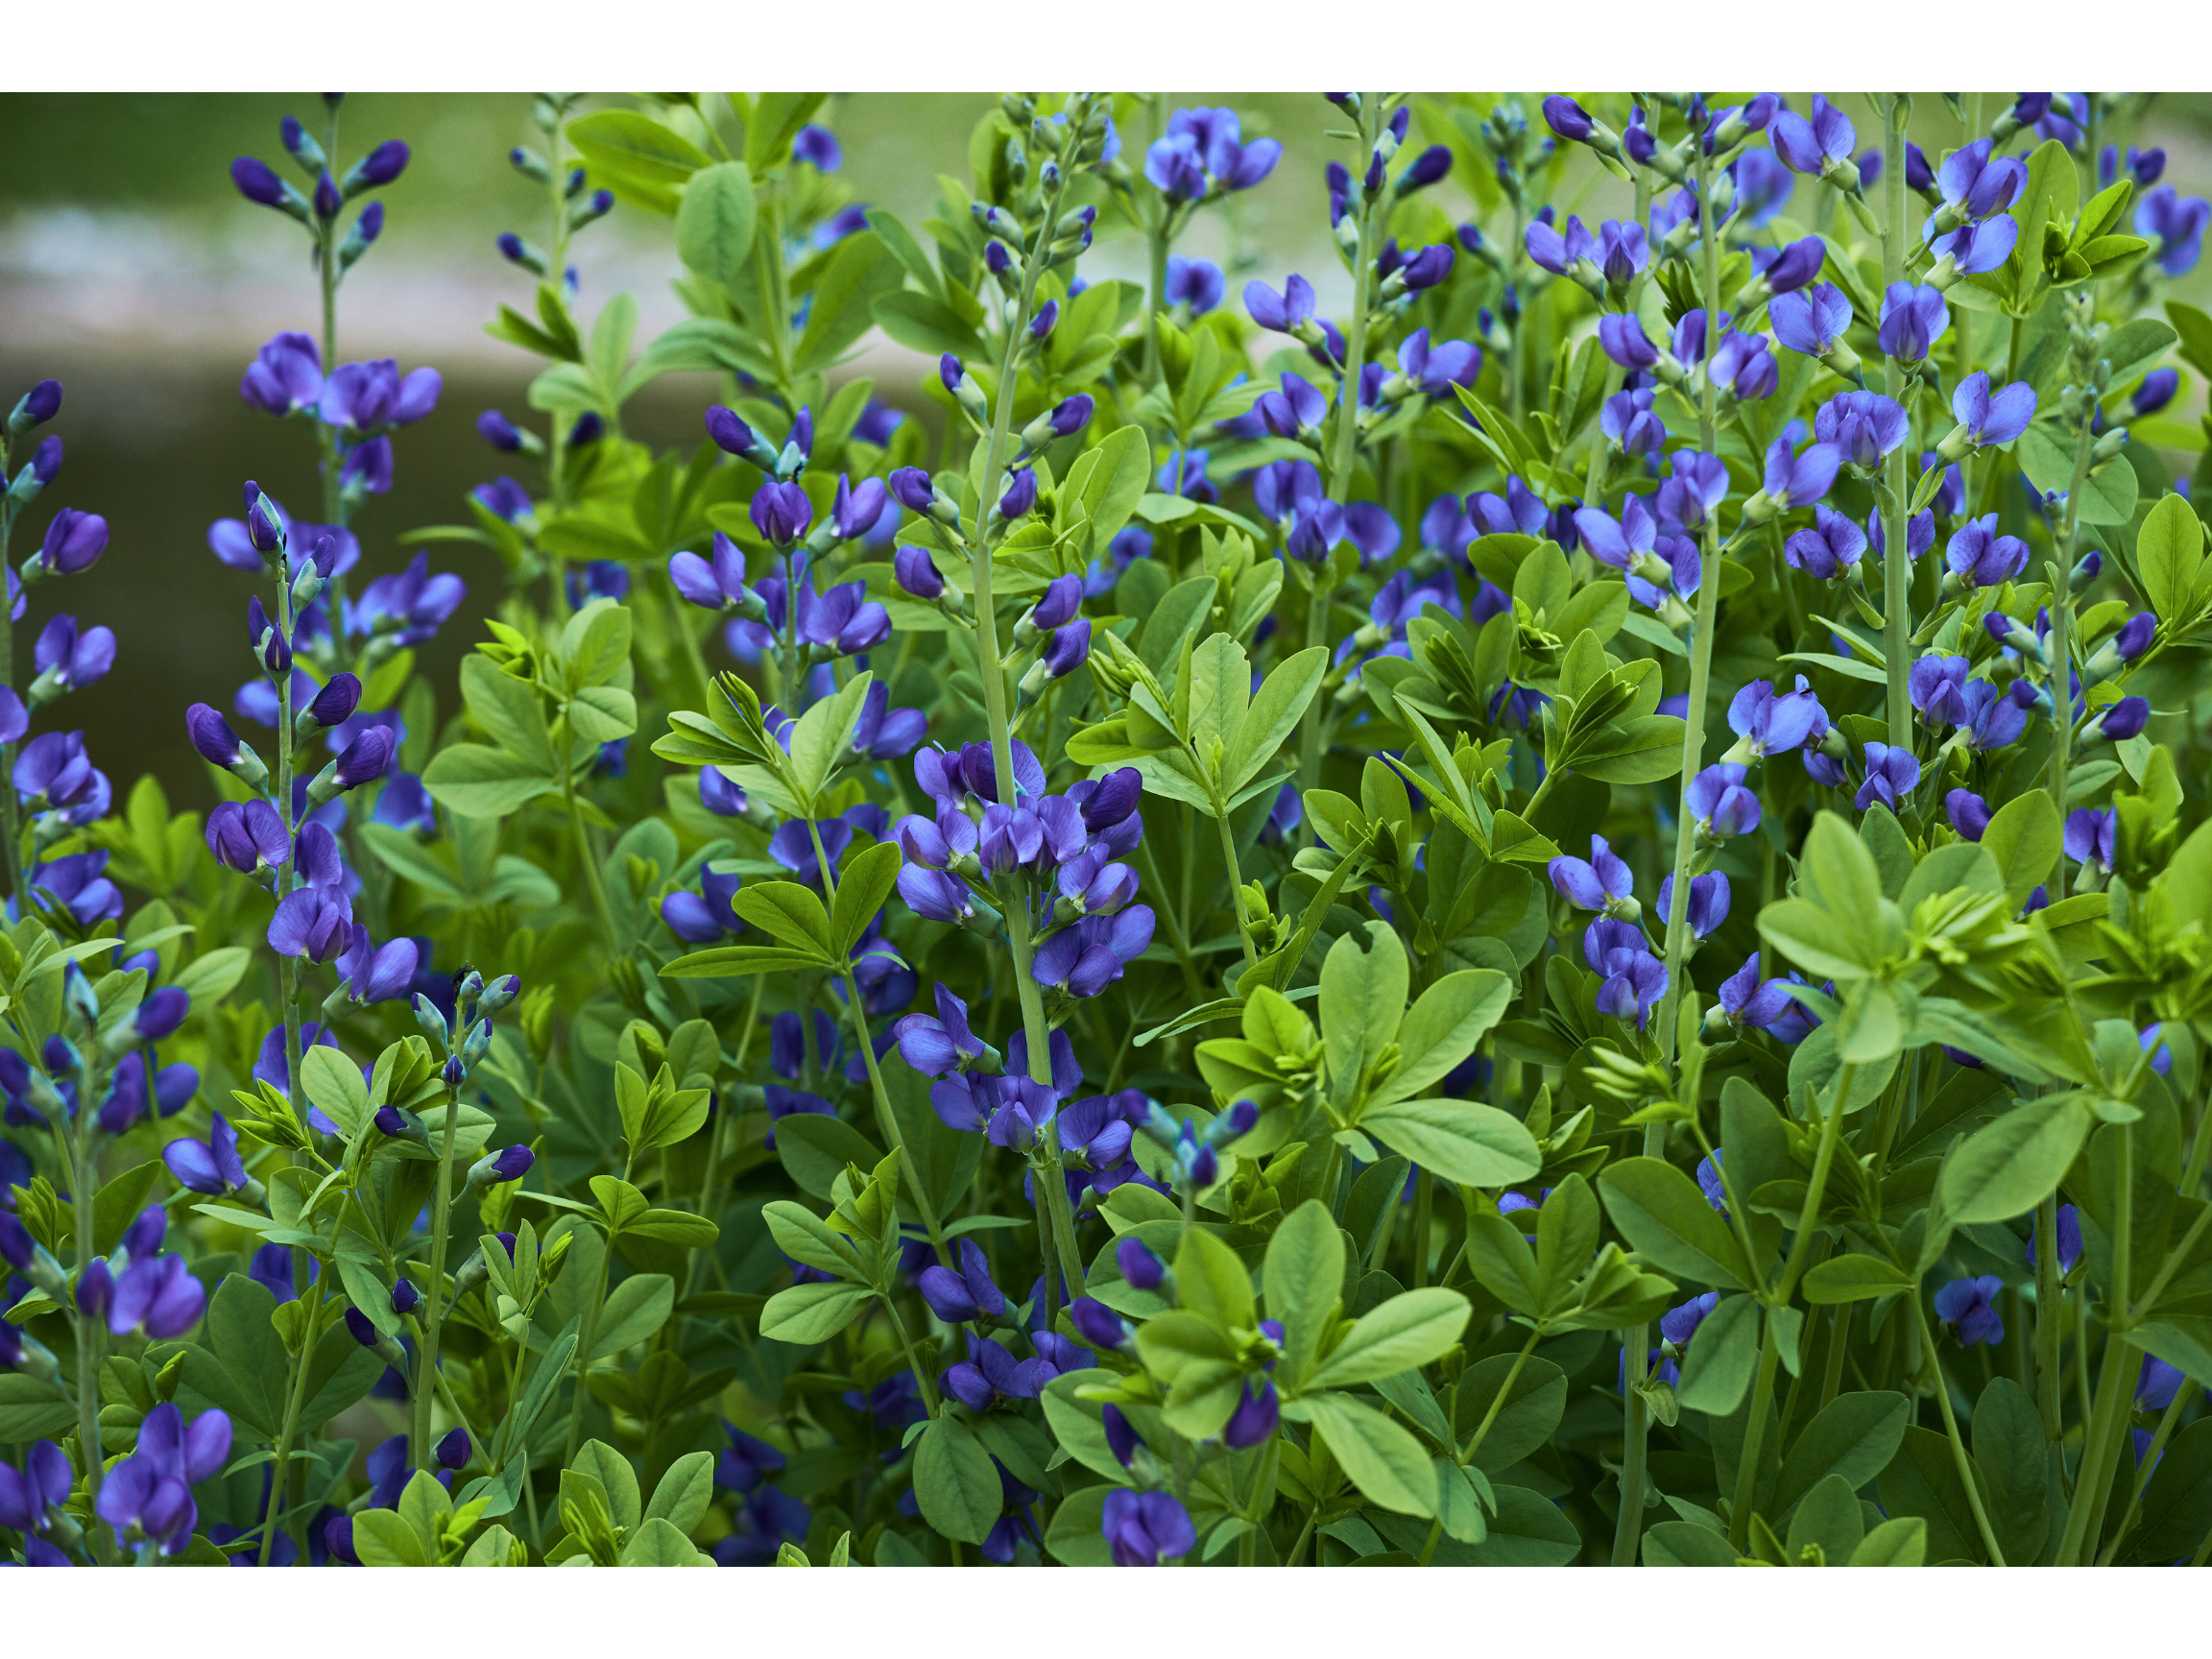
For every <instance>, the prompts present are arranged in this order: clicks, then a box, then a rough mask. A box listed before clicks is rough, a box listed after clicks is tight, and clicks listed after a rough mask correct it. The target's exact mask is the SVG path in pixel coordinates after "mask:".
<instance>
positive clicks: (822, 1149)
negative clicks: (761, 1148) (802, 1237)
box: [776, 1112, 883, 1199]
mask: <svg viewBox="0 0 2212 1659" xmlns="http://www.w3.org/2000/svg"><path fill="white" fill-rule="evenodd" d="M800 1118H805V1119H806V1122H805V1124H804V1126H802V1127H800V1128H798V1129H797V1131H796V1132H794V1131H793V1129H792V1128H791V1125H794V1124H797V1123H798V1122H799V1120H800ZM776 1152H777V1155H778V1156H779V1157H780V1158H781V1159H782V1161H783V1167H784V1168H785V1169H787V1170H789V1171H790V1172H791V1179H792V1180H794V1181H796V1182H797V1183H798V1184H799V1188H800V1190H802V1191H804V1192H805V1193H807V1194H808V1195H809V1196H811V1197H815V1198H822V1199H827V1198H829V1195H830V1189H831V1187H832V1186H833V1185H834V1184H835V1182H836V1180H837V1177H838V1176H840V1175H842V1174H844V1173H845V1166H846V1165H848V1164H857V1165H859V1166H860V1167H861V1168H863V1169H873V1168H875V1167H876V1166H877V1164H878V1162H880V1161H881V1159H882V1157H883V1154H882V1153H881V1152H879V1151H878V1150H877V1149H876V1145H875V1143H874V1142H871V1141H870V1140H869V1139H868V1137H867V1136H865V1135H863V1134H861V1133H860V1131H859V1130H857V1129H855V1128H854V1127H853V1125H852V1124H850V1123H847V1122H845V1121H844V1120H843V1119H842V1118H831V1117H829V1116H827V1115H825V1114H823V1113H819V1112H797V1113H793V1114H792V1115H791V1116H790V1117H788V1118H784V1119H783V1120H782V1122H781V1123H779V1124H777V1126H776Z"/></svg>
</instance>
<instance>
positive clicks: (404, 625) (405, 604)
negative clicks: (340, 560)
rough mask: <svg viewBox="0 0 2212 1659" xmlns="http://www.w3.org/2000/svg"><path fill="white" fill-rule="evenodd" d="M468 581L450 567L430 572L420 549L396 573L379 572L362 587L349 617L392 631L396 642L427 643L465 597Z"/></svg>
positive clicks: (350, 623)
mask: <svg viewBox="0 0 2212 1659" xmlns="http://www.w3.org/2000/svg"><path fill="white" fill-rule="evenodd" d="M468 593H469V589H468V585H467V584H466V583H464V582H463V581H462V580H461V578H460V577H459V576H456V575H454V574H453V573H452V572H451V571H442V572H441V573H439V574H438V575H436V576H433V575H431V574H430V555H429V553H428V552H427V551H423V552H420V553H417V554H416V555H415V557H414V558H413V559H411V560H409V561H408V562H407V567H406V568H405V569H404V570H401V571H399V572H397V574H394V575H390V576H379V577H377V578H376V580H375V581H373V582H372V583H370V584H369V586H368V587H366V588H364V589H362V590H361V602H360V604H359V605H358V606H357V607H356V608H355V609H354V613H353V614H352V615H351V616H349V618H348V627H349V631H351V628H352V626H353V625H354V624H355V623H359V624H362V625H365V626H367V627H368V628H369V629H371V630H372V631H373V632H374V633H377V634H387V633H389V634H391V635H392V636H393V643H394V644H396V645H403V646H415V645H426V644H428V643H429V642H430V641H431V640H432V639H433V638H435V637H437V634H438V630H439V629H440V628H441V627H443V626H444V625H445V621H446V619H447V618H448V617H450V616H451V615H452V614H453V613H454V612H455V611H456V610H458V609H459V608H460V605H461V601H462V600H463V599H464V598H466V597H468Z"/></svg>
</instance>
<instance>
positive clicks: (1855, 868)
mask: <svg viewBox="0 0 2212 1659" xmlns="http://www.w3.org/2000/svg"><path fill="white" fill-rule="evenodd" d="M1797 886H1798V891H1799V892H1801V893H1803V894H1804V895H1805V896H1806V897H1807V898H1808V899H1810V900H1811V901H1812V902H1814V903H1815V904H1817V905H1819V906H1820V908H1821V909H1823V910H1825V911H1827V912H1828V914H1829V915H1831V916H1833V917H1836V918H1837V919H1838V920H1839V921H1845V922H1859V921H1861V920H1862V919H1863V918H1869V917H1872V916H1873V915H1874V914H1875V912H1876V910H1877V908H1878V907H1879V905H1880V903H1881V901H1882V899H1883V897H1884V891H1883V885H1882V876H1881V872H1880V871H1879V870H1877V869H1876V868H1875V864H1874V855H1873V854H1871V853H1869V852H1868V851H1867V850H1866V847H1865V844H1864V843H1863V842H1862V841H1861V840H1860V839H1859V837H1858V835H1857V834H1855V833H1854V832H1853V831H1852V829H1851V826H1850V825H1849V824H1848V823H1847V822H1846V821H1845V820H1843V819H1842V818H1839V817H1838V816H1837V815H1836V814H1835V813H1833V812H1822V813H1819V814H1818V815H1817V816H1815V818H1814V820H1813V828H1812V829H1811V830H1809V831H1808V832H1807V834H1806V836H1805V851H1804V853H1803V854H1802V855H1801V856H1800V857H1799V859H1798V865H1797Z"/></svg>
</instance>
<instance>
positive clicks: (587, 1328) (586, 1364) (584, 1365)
mask: <svg viewBox="0 0 2212 1659" xmlns="http://www.w3.org/2000/svg"><path fill="white" fill-rule="evenodd" d="M809 1023H811V1022H809ZM606 1252H607V1253H606V1255H603V1256H601V1257H600V1258H599V1271H598V1273H597V1274H596V1275H595V1276H594V1278H593V1280H592V1285H591V1300H590V1301H589V1302H588V1303H586V1304H585V1307H584V1323H583V1324H582V1325H580V1326H579V1327H577V1334H578V1335H579V1337H580V1338H581V1339H580V1340H579V1341H578V1342H577V1344H576V1396H575V1398H574V1399H573V1400H571V1401H569V1403H568V1433H567V1437H566V1438H565V1440H564V1441H563V1442H562V1446H561V1467H562V1468H564V1469H565V1468H567V1467H568V1465H569V1464H571V1463H573V1462H575V1461H576V1443H577V1441H578V1439H579V1438H580V1437H581V1435H582V1433H583V1430H584V1394H585V1388H584V1375H585V1373H586V1372H588V1371H589V1370H590V1369H591V1349H592V1345H593V1344H594V1343H596V1342H597V1341H598V1340H599V1310H600V1308H601V1307H602V1306H603V1305H604V1304H605V1302H606V1300H607V1266H608V1258H609V1257H611V1256H612V1255H613V1253H614V1241H613V1239H612V1238H610V1239H608V1240H607V1246H606Z"/></svg>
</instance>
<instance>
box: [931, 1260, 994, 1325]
mask: <svg viewBox="0 0 2212 1659" xmlns="http://www.w3.org/2000/svg"><path fill="white" fill-rule="evenodd" d="M953 1251H954V1254H955V1255H957V1256H958V1258H959V1261H960V1266H959V1269H958V1271H954V1270H953V1269H952V1268H950V1267H945V1266H931V1267H925V1268H924V1269H923V1270H922V1276H921V1278H920V1279H918V1280H917V1281H915V1287H916V1288H917V1289H919V1290H920V1291H921V1292H922V1300H923V1301H925V1302H926V1303H928V1304H929V1310H930V1311H931V1312H933V1313H935V1314H936V1315H937V1317H938V1318H940V1319H942V1320H944V1321H945V1322H946V1323H947V1324H948V1325H959V1324H964V1323H966V1322H968V1321H969V1320H973V1319H979V1318H991V1319H997V1318H999V1317H1001V1316H1002V1315H1003V1314H1004V1313H1005V1311H1006V1297H1005V1294H1004V1292H1002V1291H1001V1290H1000V1289H999V1288H998V1286H997V1285H995V1284H993V1283H992V1282H991V1266H990V1263H989V1262H986V1261H985V1260H984V1257H983V1252H982V1251H981V1250H980V1249H978V1248H977V1247H976V1244H975V1240H974V1239H973V1238H962V1239H959V1240H957V1241H955V1243H954V1245H953Z"/></svg>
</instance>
